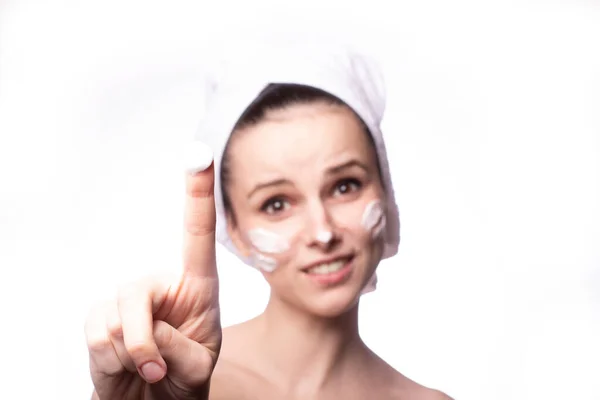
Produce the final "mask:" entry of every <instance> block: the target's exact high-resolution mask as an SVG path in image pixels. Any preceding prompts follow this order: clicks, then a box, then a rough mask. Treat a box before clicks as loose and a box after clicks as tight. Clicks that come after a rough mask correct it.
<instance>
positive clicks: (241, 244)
mask: <svg viewBox="0 0 600 400" xmlns="http://www.w3.org/2000/svg"><path fill="white" fill-rule="evenodd" d="M227 234H228V235H229V238H230V239H231V242H232V243H233V245H234V246H235V248H236V249H237V251H238V252H239V253H240V255H241V256H243V257H244V258H247V257H249V256H250V248H249V246H248V245H247V244H246V242H245V241H244V240H243V234H242V232H241V231H240V228H239V225H238V224H237V223H236V221H235V218H234V217H233V216H232V215H231V213H228V214H227Z"/></svg>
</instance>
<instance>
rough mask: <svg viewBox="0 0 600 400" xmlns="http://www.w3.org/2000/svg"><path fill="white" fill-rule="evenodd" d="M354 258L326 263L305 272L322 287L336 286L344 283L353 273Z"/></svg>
mask: <svg viewBox="0 0 600 400" xmlns="http://www.w3.org/2000/svg"><path fill="white" fill-rule="evenodd" d="M353 259H354V256H349V257H344V258H340V259H337V260H333V261H328V262H324V263H321V264H318V265H315V266H313V267H310V268H307V269H305V270H303V272H304V273H305V274H307V275H308V277H310V278H311V280H313V281H315V282H316V283H318V284H320V285H327V286H329V285H334V284H339V283H341V282H344V281H345V280H346V279H347V278H348V277H349V276H350V273H351V272H352V260H353Z"/></svg>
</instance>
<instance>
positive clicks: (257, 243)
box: [248, 228, 290, 254]
mask: <svg viewBox="0 0 600 400" xmlns="http://www.w3.org/2000/svg"><path fill="white" fill-rule="evenodd" d="M248 239H249V240H250V243H252V245H253V246H254V247H256V249H257V250H258V251H260V252H262V253H269V254H278V253H283V252H284V251H286V250H288V249H289V248H290V245H289V244H288V242H287V240H285V239H284V238H283V237H281V236H280V235H278V234H276V233H274V232H271V231H268V230H266V229H262V228H257V229H252V230H250V231H248Z"/></svg>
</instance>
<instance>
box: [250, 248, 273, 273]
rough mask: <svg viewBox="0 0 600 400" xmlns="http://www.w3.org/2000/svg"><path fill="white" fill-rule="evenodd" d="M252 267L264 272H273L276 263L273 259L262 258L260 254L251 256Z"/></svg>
mask: <svg viewBox="0 0 600 400" xmlns="http://www.w3.org/2000/svg"><path fill="white" fill-rule="evenodd" d="M252 261H253V265H254V266H255V267H256V268H258V269H261V270H263V271H265V272H273V271H274V270H275V268H277V261H276V260H275V259H274V258H271V257H267V256H264V255H262V254H260V253H254V254H253V255H252Z"/></svg>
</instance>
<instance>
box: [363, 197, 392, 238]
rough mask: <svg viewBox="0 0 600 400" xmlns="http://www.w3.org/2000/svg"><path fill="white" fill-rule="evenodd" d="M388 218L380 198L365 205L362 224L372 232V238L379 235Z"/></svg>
mask: <svg viewBox="0 0 600 400" xmlns="http://www.w3.org/2000/svg"><path fill="white" fill-rule="evenodd" d="M385 223H386V218H385V212H384V210H383V206H382V205H381V201H380V200H373V201H371V202H370V203H368V204H367V205H366V206H365V210H364V211H363V215H362V220H361V225H362V227H363V228H364V229H365V230H366V231H367V232H369V233H370V234H371V237H372V238H377V237H379V236H380V235H381V234H382V233H383V230H384V228H385Z"/></svg>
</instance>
